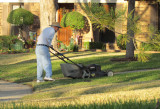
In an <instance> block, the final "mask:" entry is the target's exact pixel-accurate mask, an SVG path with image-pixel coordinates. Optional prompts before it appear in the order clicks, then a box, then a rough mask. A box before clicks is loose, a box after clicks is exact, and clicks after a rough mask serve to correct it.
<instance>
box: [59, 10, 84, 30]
mask: <svg viewBox="0 0 160 109" xmlns="http://www.w3.org/2000/svg"><path fill="white" fill-rule="evenodd" d="M84 18H85V17H84V16H83V15H82V14H80V13H79V12H76V11H73V12H69V13H67V14H65V15H64V16H63V18H62V20H61V26H63V27H68V26H70V27H71V28H73V29H78V30H79V29H83V28H84V26H85V20H84Z"/></svg>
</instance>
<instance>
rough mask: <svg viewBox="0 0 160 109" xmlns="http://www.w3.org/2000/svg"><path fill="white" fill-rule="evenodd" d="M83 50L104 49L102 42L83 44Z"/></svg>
mask: <svg viewBox="0 0 160 109" xmlns="http://www.w3.org/2000/svg"><path fill="white" fill-rule="evenodd" d="M84 48H85V49H105V44H104V43H103V42H84Z"/></svg>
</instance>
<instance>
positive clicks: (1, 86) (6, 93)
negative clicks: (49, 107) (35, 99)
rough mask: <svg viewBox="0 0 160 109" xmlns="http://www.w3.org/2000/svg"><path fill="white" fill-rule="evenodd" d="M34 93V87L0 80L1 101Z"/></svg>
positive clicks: (16, 98)
mask: <svg viewBox="0 0 160 109" xmlns="http://www.w3.org/2000/svg"><path fill="white" fill-rule="evenodd" d="M31 93H32V87H30V86H28V85H22V84H17V83H10V82H7V81H2V80H0V102H2V101H11V100H18V99H20V98H22V97H23V96H25V95H27V94H31Z"/></svg>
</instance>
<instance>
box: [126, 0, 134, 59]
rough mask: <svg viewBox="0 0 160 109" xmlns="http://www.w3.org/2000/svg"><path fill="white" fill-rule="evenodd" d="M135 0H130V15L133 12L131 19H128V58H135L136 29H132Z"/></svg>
mask: <svg viewBox="0 0 160 109" xmlns="http://www.w3.org/2000/svg"><path fill="white" fill-rule="evenodd" d="M134 9H135V0H128V15H129V14H130V13H131V12H132V13H131V19H128V21H127V34H128V41H127V45H126V58H134V43H133V38H134V31H133V30H131V29H130V26H131V25H132V21H133V20H132V19H134Z"/></svg>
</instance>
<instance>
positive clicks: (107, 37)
mask: <svg viewBox="0 0 160 109" xmlns="http://www.w3.org/2000/svg"><path fill="white" fill-rule="evenodd" d="M103 6H104V8H105V9H106V12H109V11H110V10H111V9H114V10H115V7H116V3H105V4H103ZM99 40H100V41H101V42H104V43H114V42H115V33H114V32H113V31H111V30H109V29H107V28H105V29H104V30H101V31H100V32H99Z"/></svg>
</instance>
